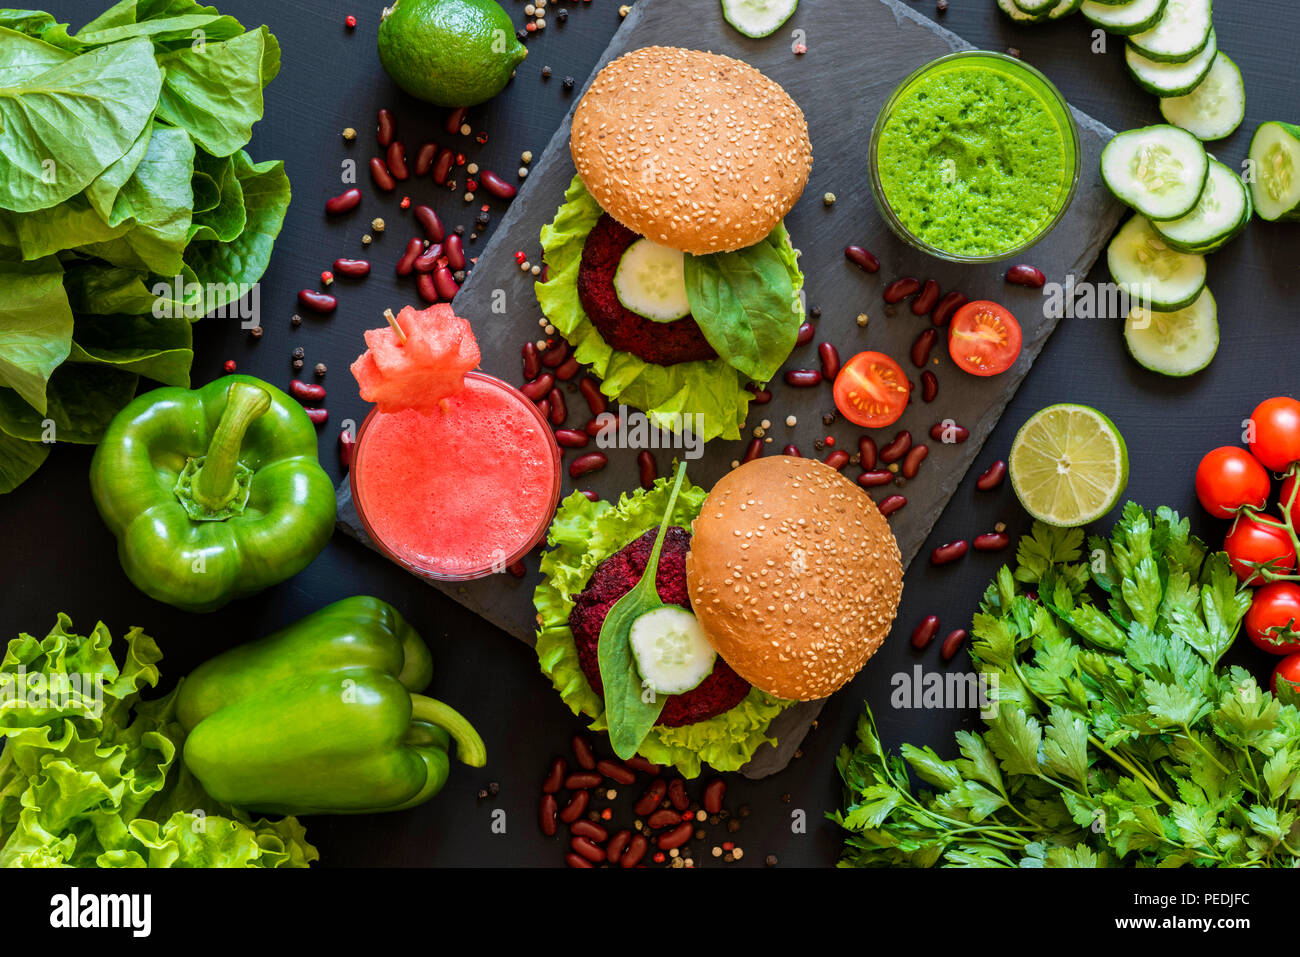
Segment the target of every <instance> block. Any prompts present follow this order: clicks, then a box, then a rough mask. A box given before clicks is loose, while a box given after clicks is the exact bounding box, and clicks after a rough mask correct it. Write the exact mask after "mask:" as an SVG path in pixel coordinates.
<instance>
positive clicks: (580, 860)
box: [564, 852, 596, 868]
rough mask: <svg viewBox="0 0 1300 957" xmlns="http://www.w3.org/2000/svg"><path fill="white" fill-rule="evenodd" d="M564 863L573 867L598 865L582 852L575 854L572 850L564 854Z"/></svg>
mask: <svg viewBox="0 0 1300 957" xmlns="http://www.w3.org/2000/svg"><path fill="white" fill-rule="evenodd" d="M564 863H565V864H567V865H568V866H569V867H572V868H584V867H595V866H596V865H595V864H593V863H592V862H591V861H589V860H587V859H586V858H585V857H583V856H582V855H581V854H574V853H572V852H570V853H568V854H565V855H564Z"/></svg>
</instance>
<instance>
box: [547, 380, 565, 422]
mask: <svg viewBox="0 0 1300 957" xmlns="http://www.w3.org/2000/svg"><path fill="white" fill-rule="evenodd" d="M546 401H547V402H549V403H550V405H551V412H550V415H548V416H547V420H548V421H549V422H550V423H551V425H563V424H564V420H565V419H567V418H568V417H569V406H568V404H567V403H565V401H564V393H563V392H561V391H560V390H559V389H552V390H551V391H550V393H549V394H548V395H547V396H546Z"/></svg>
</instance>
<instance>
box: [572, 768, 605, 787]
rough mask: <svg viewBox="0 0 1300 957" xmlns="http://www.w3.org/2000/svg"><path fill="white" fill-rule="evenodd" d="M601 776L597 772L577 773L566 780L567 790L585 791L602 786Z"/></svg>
mask: <svg viewBox="0 0 1300 957" xmlns="http://www.w3.org/2000/svg"><path fill="white" fill-rule="evenodd" d="M600 780H601V778H600V775H599V774H597V773H596V772H595V771H575V772H573V773H572V774H570V775H569V776H568V777H567V778H565V779H564V787H565V790H568V791H585V790H587V789H588V788H594V787H599V786H600Z"/></svg>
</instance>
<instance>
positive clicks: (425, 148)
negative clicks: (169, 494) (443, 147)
mask: <svg viewBox="0 0 1300 957" xmlns="http://www.w3.org/2000/svg"><path fill="white" fill-rule="evenodd" d="M437 155H438V144H437V143H424V144H422V145H421V146H420V149H419V150H418V151H417V152H416V154H415V175H416V176H424V175H426V174H427V173H428V172H429V170H431V169H433V158H434V157H435V156H437Z"/></svg>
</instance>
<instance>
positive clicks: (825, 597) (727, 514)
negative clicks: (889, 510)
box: [686, 455, 903, 701]
mask: <svg viewBox="0 0 1300 957" xmlns="http://www.w3.org/2000/svg"><path fill="white" fill-rule="evenodd" d="M692 536H693V537H692V538H691V550H690V553H689V554H688V555H687V556H686V585H687V588H688V590H689V594H690V598H691V605H692V609H693V611H694V612H695V615H696V617H697V618H698V619H699V621H700V625H701V626H702V627H703V628H704V633H705V635H706V636H707V637H708V639H709V642H710V643H711V644H712V645H713V647H714V648H715V649H716V650H717V652H718V654H719V655H721V656H722V657H723V658H724V659H725V660H726V662H727V664H729V665H731V667H732V668H734V669H735V670H736V672H737V673H738V674H739V675H740V676H741V677H742V678H744V679H745V680H746V681H748V682H749V683H750V684H752V685H754V686H755V687H757V688H760V689H761V690H763V691H766V692H768V693H769V694H773V695H776V696H777V697H780V698H793V699H797V700H800V701H808V700H811V699H814V698H824V697H826V696H827V695H829V694H831V693H832V692H833V691H835V690H836V689H838V688H839V687H841V686H842V685H843V684H845V683H846V682H847V681H848V680H849V679H850V678H852V677H853V676H854V675H855V674H857V673H858V671H859V669H861V668H862V666H863V665H864V664H865V663H866V661H867V659H868V658H870V657H871V656H872V655H873V654H875V652H876V649H877V648H879V647H880V644H881V642H883V641H884V640H885V636H886V635H888V634H889V629H890V625H891V624H892V623H893V621H894V614H895V612H896V611H897V610H898V600H899V597H900V596H901V595H902V590H903V566H902V561H901V557H900V555H899V551H898V543H897V542H896V541H895V540H894V536H893V534H892V533H891V532H890V530H889V523H888V522H887V521H885V518H884V516H883V515H881V514H880V511H879V510H878V509H877V508H876V506H875V503H874V502H872V500H871V498H870V497H869V496H868V495H867V494H866V493H865V492H863V491H862V490H861V489H860V488H858V487H857V486H856V485H855V484H854V483H853V482H851V481H849V480H848V479H847V478H845V477H844V476H843V475H841V474H840V473H839V472H837V471H835V469H833V468H831V467H830V466H829V465H825V464H824V463H822V462H818V461H816V460H814V459H800V458H792V457H790V456H785V455H779V456H766V457H763V458H759V459H754V460H753V461H752V462H749V463H747V464H745V465H742V466H740V468H738V469H736V470H735V471H733V472H731V473H730V474H728V475H726V476H725V477H724V478H723V479H722V480H721V481H719V482H718V484H717V485H715V486H714V487H713V491H712V492H710V493H709V497H708V498H707V499H705V501H704V505H703V507H702V508H701V510H700V514H699V517H698V518H696V519H695V525H694V528H693V530H692Z"/></svg>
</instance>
